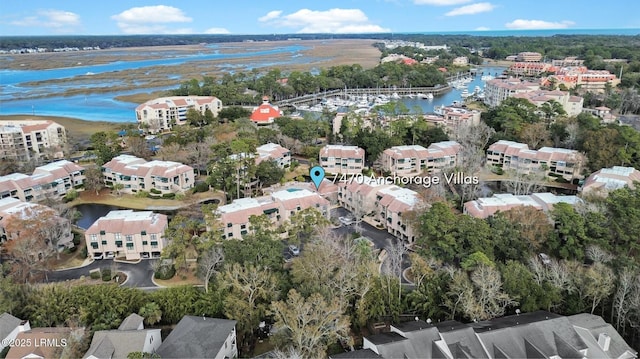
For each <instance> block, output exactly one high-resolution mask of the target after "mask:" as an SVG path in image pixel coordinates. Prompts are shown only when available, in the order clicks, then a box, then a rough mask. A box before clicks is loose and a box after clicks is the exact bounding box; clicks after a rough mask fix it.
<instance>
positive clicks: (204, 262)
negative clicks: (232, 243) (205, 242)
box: [198, 247, 224, 293]
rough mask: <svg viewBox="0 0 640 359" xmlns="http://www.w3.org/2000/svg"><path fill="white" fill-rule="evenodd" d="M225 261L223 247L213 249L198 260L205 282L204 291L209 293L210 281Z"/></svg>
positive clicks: (201, 275)
mask: <svg viewBox="0 0 640 359" xmlns="http://www.w3.org/2000/svg"><path fill="white" fill-rule="evenodd" d="M223 261H224V252H223V251H222V247H211V248H209V249H208V250H206V251H205V252H204V253H202V254H201V255H200V256H199V258H198V269H199V274H200V277H201V279H202V280H203V281H204V291H205V292H206V293H209V280H210V279H211V277H212V276H213V275H214V274H215V273H216V272H217V270H218V269H219V266H220V265H221V264H222V262H223Z"/></svg>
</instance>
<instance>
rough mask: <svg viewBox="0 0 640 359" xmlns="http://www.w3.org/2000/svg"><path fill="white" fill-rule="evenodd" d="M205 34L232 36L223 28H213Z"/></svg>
mask: <svg viewBox="0 0 640 359" xmlns="http://www.w3.org/2000/svg"><path fill="white" fill-rule="evenodd" d="M204 33H205V34H230V32H229V30H227V29H225V28H223V27H212V28H209V29H206V30H205V31H204Z"/></svg>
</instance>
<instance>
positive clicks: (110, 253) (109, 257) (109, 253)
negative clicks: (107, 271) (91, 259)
mask: <svg viewBox="0 0 640 359" xmlns="http://www.w3.org/2000/svg"><path fill="white" fill-rule="evenodd" d="M115 256H116V255H115V254H114V253H113V252H107V254H106V255H105V256H104V259H113V258H115Z"/></svg>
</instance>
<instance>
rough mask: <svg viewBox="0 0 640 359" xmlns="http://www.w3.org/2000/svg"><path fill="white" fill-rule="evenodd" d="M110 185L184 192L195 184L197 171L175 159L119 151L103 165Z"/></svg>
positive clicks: (132, 189)
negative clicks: (143, 157)
mask: <svg viewBox="0 0 640 359" xmlns="http://www.w3.org/2000/svg"><path fill="white" fill-rule="evenodd" d="M102 175H103V177H104V183H105V185H106V186H107V187H114V186H115V185H116V184H121V185H122V188H121V189H120V191H122V192H125V193H137V192H140V191H146V192H157V193H158V194H165V193H182V192H185V191H187V190H188V189H190V188H193V186H194V183H195V173H194V170H193V168H192V167H190V166H187V165H184V164H182V163H178V162H173V161H157V160H154V161H150V162H147V161H146V160H144V159H142V158H138V157H135V156H131V155H120V156H117V157H114V158H113V159H112V160H111V161H109V162H107V163H105V164H104V165H103V166H102Z"/></svg>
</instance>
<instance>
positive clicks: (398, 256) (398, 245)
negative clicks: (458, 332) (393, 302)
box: [387, 240, 407, 301]
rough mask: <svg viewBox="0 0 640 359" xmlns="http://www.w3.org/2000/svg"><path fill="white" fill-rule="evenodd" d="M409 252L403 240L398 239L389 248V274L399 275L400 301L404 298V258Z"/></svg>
mask: <svg viewBox="0 0 640 359" xmlns="http://www.w3.org/2000/svg"><path fill="white" fill-rule="evenodd" d="M405 253H407V248H406V247H405V245H404V243H403V242H402V240H396V241H395V242H394V243H392V244H391V247H388V248H387V258H388V260H389V274H391V275H396V276H398V301H401V300H402V260H403V259H404V255H405Z"/></svg>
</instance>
